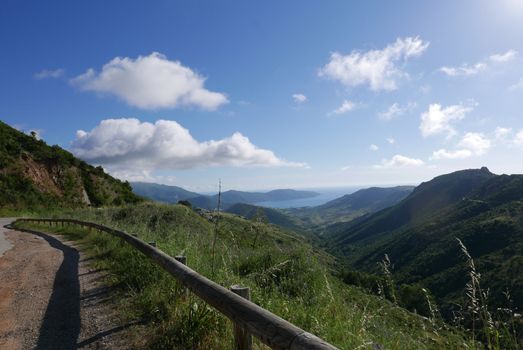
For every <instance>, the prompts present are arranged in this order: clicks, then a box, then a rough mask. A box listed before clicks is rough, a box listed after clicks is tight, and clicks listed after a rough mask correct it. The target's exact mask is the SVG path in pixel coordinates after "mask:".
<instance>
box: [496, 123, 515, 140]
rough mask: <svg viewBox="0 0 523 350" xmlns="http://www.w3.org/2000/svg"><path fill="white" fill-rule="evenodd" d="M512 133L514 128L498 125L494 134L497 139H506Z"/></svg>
mask: <svg viewBox="0 0 523 350" xmlns="http://www.w3.org/2000/svg"><path fill="white" fill-rule="evenodd" d="M511 133H512V128H503V127H500V126H498V127H497V128H496V129H495V130H494V135H495V136H496V139H498V140H502V139H505V138H506V137H507V136H508V135H510V134H511Z"/></svg>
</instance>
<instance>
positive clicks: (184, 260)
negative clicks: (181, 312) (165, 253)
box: [174, 255, 189, 298]
mask: <svg viewBox="0 0 523 350" xmlns="http://www.w3.org/2000/svg"><path fill="white" fill-rule="evenodd" d="M174 260H176V261H178V262H181V263H182V264H184V265H185V266H187V257H186V256H185V255H176V256H175V257H174ZM183 290H184V294H185V297H186V298H188V297H189V289H187V288H183Z"/></svg>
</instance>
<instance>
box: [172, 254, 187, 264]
mask: <svg viewBox="0 0 523 350" xmlns="http://www.w3.org/2000/svg"><path fill="white" fill-rule="evenodd" d="M174 259H176V261H179V262H181V263H182V264H184V265H185V266H187V257H186V256H185V255H176V256H175V257H174Z"/></svg>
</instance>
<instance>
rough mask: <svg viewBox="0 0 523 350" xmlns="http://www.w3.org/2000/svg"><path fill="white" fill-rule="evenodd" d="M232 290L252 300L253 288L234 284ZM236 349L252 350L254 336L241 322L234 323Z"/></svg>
mask: <svg viewBox="0 0 523 350" xmlns="http://www.w3.org/2000/svg"><path fill="white" fill-rule="evenodd" d="M231 291H232V292H233V293H235V294H238V295H239V296H241V297H242V298H245V299H247V300H251V289H250V288H249V287H242V286H240V285H237V284H236V285H234V286H232V287H231ZM234 349H235V350H252V336H251V335H250V334H249V333H248V332H247V330H246V329H245V328H244V327H243V326H242V325H240V324H237V323H235V324H234Z"/></svg>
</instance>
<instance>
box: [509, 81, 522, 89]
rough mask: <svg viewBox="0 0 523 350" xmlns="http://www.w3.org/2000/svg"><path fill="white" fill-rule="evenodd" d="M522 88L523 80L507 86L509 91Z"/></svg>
mask: <svg viewBox="0 0 523 350" xmlns="http://www.w3.org/2000/svg"><path fill="white" fill-rule="evenodd" d="M521 88H523V78H520V79H519V81H518V82H517V83H515V84H513V85H510V86H509V88H508V89H509V90H511V91H512V90H517V89H521Z"/></svg>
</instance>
